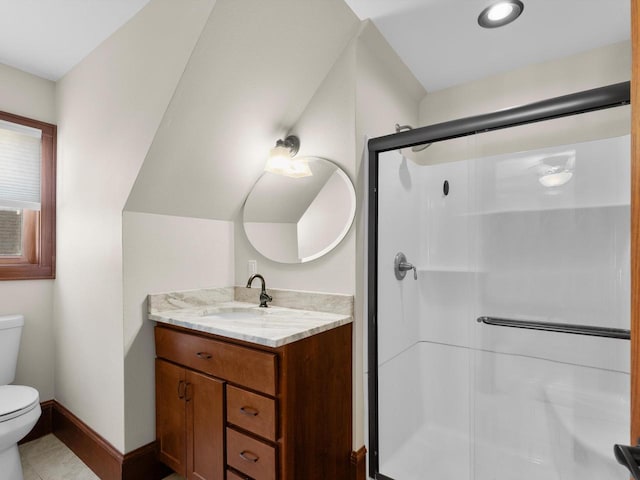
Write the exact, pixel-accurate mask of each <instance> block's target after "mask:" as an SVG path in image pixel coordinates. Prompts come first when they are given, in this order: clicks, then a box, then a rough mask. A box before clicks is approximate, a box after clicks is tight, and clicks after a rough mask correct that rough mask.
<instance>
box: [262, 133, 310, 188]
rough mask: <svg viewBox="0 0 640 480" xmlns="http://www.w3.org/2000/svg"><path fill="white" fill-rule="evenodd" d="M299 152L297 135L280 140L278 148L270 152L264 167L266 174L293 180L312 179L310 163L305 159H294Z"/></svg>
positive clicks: (277, 143) (277, 144)
mask: <svg viewBox="0 0 640 480" xmlns="http://www.w3.org/2000/svg"><path fill="white" fill-rule="evenodd" d="M298 150H300V139H298V137H296V136H295V135H289V136H288V137H286V138H285V139H284V140H278V141H277V142H276V146H275V147H273V148H272V149H271V150H270V152H269V159H268V160H267V164H266V165H265V167H264V170H265V172H270V173H275V174H276V175H284V176H285V177H291V178H302V177H310V176H311V175H313V173H312V172H311V169H310V168H309V163H308V162H307V161H306V160H305V159H294V158H293V157H294V156H295V154H296V153H298Z"/></svg>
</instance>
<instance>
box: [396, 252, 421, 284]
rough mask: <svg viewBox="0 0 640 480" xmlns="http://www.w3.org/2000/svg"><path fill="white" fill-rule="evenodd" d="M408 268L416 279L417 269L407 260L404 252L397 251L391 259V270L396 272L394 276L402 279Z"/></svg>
mask: <svg viewBox="0 0 640 480" xmlns="http://www.w3.org/2000/svg"><path fill="white" fill-rule="evenodd" d="M409 270H413V279H414V280H418V270H417V269H416V267H415V265H413V264H412V263H409V262H407V257H406V255H405V254H404V253H402V252H398V253H397V254H396V258H395V259H394V260H393V271H394V272H395V274H396V278H397V279H398V280H403V279H404V277H405V275H406V274H407V272H408V271H409Z"/></svg>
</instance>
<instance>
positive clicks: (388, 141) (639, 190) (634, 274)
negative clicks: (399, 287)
mask: <svg viewBox="0 0 640 480" xmlns="http://www.w3.org/2000/svg"><path fill="white" fill-rule="evenodd" d="M639 1H640V0H633V3H632V5H633V12H636V4H637V3H638V2H639ZM636 13H637V12H636ZM632 18H634V19H635V20H634V21H635V22H638V25H640V20H638V19H637V18H636V17H633V16H632ZM633 32H634V34H635V32H636V29H635V28H634V29H633ZM638 32H640V29H638ZM636 44H640V42H639V41H638V38H636V36H634V41H633V45H634V54H635V46H636ZM639 48H640V47H639ZM634 58H635V56H634ZM636 63H637V62H634V74H635V73H638V72H637V71H636V69H637V68H639V67H638V65H637V64H636ZM637 77H638V75H634V77H633V78H634V81H633V84H632V83H631V82H621V83H616V84H613V85H608V86H605V87H600V88H595V89H592V90H586V91H582V92H578V93H573V94H569V95H564V96H561V97H555V98H551V99H548V100H543V101H540V102H535V103H531V104H528V105H523V106H520V107H514V108H510V109H506V110H501V111H498V112H493V113H488V114H484V115H478V116H474V117H467V118H463V119H459V120H453V121H450V122H444V123H438V124H435V125H429V126H426V127H420V128H416V129H413V130H409V131H406V132H400V133H396V134H392V135H386V136H383V137H376V138H372V139H370V140H369V142H368V149H369V177H368V186H367V202H368V207H367V227H368V234H367V235H368V240H367V241H368V250H367V257H368V258H367V282H368V293H367V317H368V320H367V321H368V344H367V345H368V347H367V348H368V367H369V378H368V399H369V404H368V409H369V477H370V478H374V479H376V480H394V479H391V478H389V477H387V476H385V475H384V474H382V473H380V462H379V423H378V323H377V322H378V318H377V313H378V308H377V306H378V167H379V164H378V162H379V155H380V154H381V153H384V152H388V151H392V150H397V149H400V148H409V147H413V146H416V145H421V144H424V143H432V142H439V141H444V140H450V139H453V138H459V137H464V136H468V135H475V134H477V133H485V132H489V131H493V130H500V129H504V128H510V127H516V126H519V125H525V124H529V123H536V122H541V121H545V120H552V119H555V118H561V117H566V116H571V115H577V114H581V113H587V112H593V111H596V110H603V109H607V108H613V107H618V106H622V105H628V104H629V103H632V125H631V138H632V140H631V142H632V143H631V177H632V186H631V302H632V309H631V340H632V344H631V345H632V347H631V351H632V353H631V358H632V360H631V406H632V407H631V412H632V413H631V438H632V439H635V440H632V444H636V443H638V444H640V438H639V437H640V418H637V417H638V415H640V379H638V375H637V372H638V371H640V363H639V360H638V355H637V352H640V345H638V344H637V343H638V342H636V340H635V339H637V338H638V335H634V333H635V332H636V331H637V329H638V328H640V288H639V287H640V285H638V284H639V283H640V282H638V280H640V255H636V254H635V252H636V251H637V250H639V249H640V221H639V220H640V219H638V220H637V219H636V217H638V216H639V215H638V213H639V212H640V165H638V162H640V124H639V122H640V113H639V112H636V110H635V109H633V102H632V101H631V100H632V99H633V100H635V99H636V98H638V96H637V95H638V94H640V83H639V82H638V80H637ZM632 88H633V91H631V89H632ZM632 94H633V96H632ZM636 403H638V406H637V407H636V405H635V404H636ZM611 448H613V445H612V446H611ZM398 480H402V479H398Z"/></svg>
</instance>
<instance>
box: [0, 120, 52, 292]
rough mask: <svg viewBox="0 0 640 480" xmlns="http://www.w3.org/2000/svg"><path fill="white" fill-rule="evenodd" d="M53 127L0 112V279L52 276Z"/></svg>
mask: <svg viewBox="0 0 640 480" xmlns="http://www.w3.org/2000/svg"><path fill="white" fill-rule="evenodd" d="M55 207H56V126H55V125H51V124H48V123H43V122H39V121H36V120H31V119H28V118H24V117H20V116H17V115H12V114H10V113H5V112H0V280H26V279H36V278H55V230H56V223H55V222H56V208H55Z"/></svg>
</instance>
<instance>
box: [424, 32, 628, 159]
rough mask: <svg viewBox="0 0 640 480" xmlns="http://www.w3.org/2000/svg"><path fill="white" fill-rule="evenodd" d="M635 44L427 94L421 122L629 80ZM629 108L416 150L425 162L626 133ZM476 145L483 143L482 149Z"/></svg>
mask: <svg viewBox="0 0 640 480" xmlns="http://www.w3.org/2000/svg"><path fill="white" fill-rule="evenodd" d="M630 76H631V45H630V43H629V42H628V41H627V42H621V43H615V44H612V45H608V46H606V47H601V48H598V49H595V50H590V51H587V52H583V53H580V54H577V55H572V56H570V57H567V58H562V59H558V60H553V61H549V62H544V63H540V64H534V65H529V66H527V67H524V68H520V69H518V70H513V71H510V72H506V73H502V74H499V75H493V76H491V77H487V78H485V79H482V80H479V81H476V82H472V83H468V84H463V85H458V86H455V87H451V88H447V89H444V90H439V91H437V92H433V93H429V94H427V95H426V96H425V97H424V98H423V99H422V102H421V103H420V125H432V124H435V123H440V122H445V121H449V120H455V119H459V118H464V117H469V116H473V115H480V114H484V113H490V112H494V111H498V110H502V109H506V108H510V107H514V106H518V105H525V104H528V103H532V102H536V101H540V100H545V99H548V98H553V97H557V96H561V95H567V94H570V93H575V92H580V91H583V90H589V89H592V88H598V87H602V86H605V85H610V84H613V83H618V82H624V81H628V80H629V79H630ZM629 112H630V108H629V107H626V108H623V109H620V108H615V109H609V110H604V111H600V112H596V113H595V114H589V115H582V116H580V117H576V116H569V117H564V118H561V119H557V120H553V121H548V122H542V123H536V124H532V125H524V126H520V127H515V128H509V129H505V130H497V131H494V132H490V133H484V134H483V135H482V143H481V145H480V146H476V145H475V144H472V143H470V142H469V141H468V140H467V139H465V138H461V139H455V140H449V141H447V142H441V143H435V144H433V145H432V146H431V147H429V148H427V149H426V150H424V151H423V152H421V153H419V154H417V155H416V160H417V161H418V162H419V163H421V164H433V163H437V162H441V161H443V160H444V159H446V161H455V160H460V159H468V158H473V157H474V156H477V154H478V153H480V154H481V155H482V156H489V155H496V154H500V153H505V152H513V151H518V150H530V149H535V148H543V147H547V146H553V145H558V144H560V143H577V142H582V141H588V140H593V139H595V138H606V137H609V136H617V135H624V134H626V133H627V132H628V130H629V122H630V120H629V115H630V113H629ZM477 148H481V149H482V150H481V151H480V152H478V151H477Z"/></svg>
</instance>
